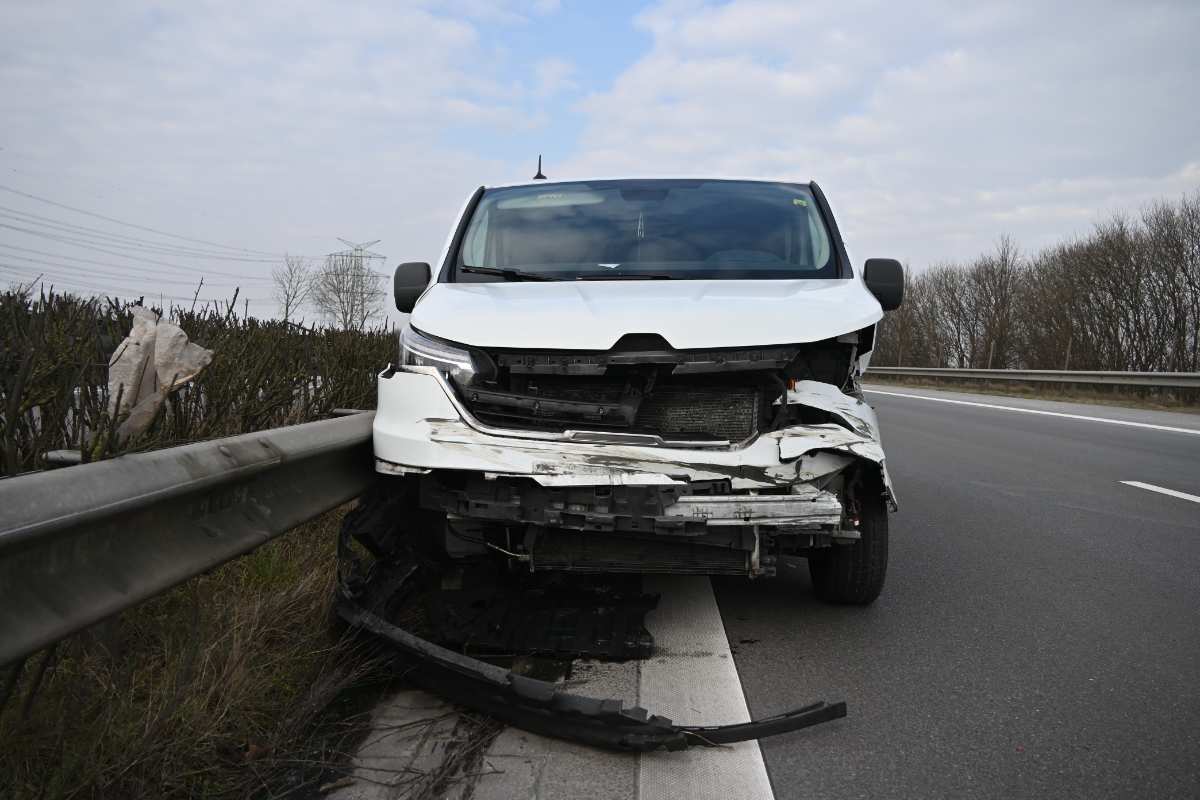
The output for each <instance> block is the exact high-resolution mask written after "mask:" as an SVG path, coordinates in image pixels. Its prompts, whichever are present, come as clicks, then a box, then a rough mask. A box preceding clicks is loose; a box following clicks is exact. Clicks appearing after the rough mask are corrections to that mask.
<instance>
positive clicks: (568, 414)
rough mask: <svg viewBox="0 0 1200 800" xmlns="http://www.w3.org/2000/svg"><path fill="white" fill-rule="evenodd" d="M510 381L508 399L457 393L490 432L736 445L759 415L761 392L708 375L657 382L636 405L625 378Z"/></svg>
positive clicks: (546, 377) (556, 377)
mask: <svg viewBox="0 0 1200 800" xmlns="http://www.w3.org/2000/svg"><path fill="white" fill-rule="evenodd" d="M517 384H518V385H517V386H516V387H514V389H513V391H512V393H511V394H509V393H497V392H488V391H483V390H472V389H469V388H468V389H466V390H464V391H462V392H461V395H462V398H463V401H464V403H465V404H466V405H467V407H468V408H469V409H470V410H471V413H472V414H474V415H475V416H476V417H477V418H478V419H479V420H480V421H481V422H484V423H486V424H489V425H495V426H497V427H509V428H514V427H515V428H523V429H533V430H551V431H563V430H567V429H573V430H598V431H622V432H629V433H646V434H655V435H658V436H661V437H662V438H664V439H668V440H681V439H691V440H714V441H720V440H724V441H729V442H740V441H743V440H745V439H747V438H749V437H751V436H753V435H754V434H755V433H757V432H758V431H759V424H760V420H761V419H762V417H763V390H762V388H761V387H759V386H757V385H753V384H751V385H746V384H745V383H735V382H729V381H719V380H715V379H711V378H710V379H709V380H707V381H701V380H695V379H693V380H689V381H686V382H671V381H669V380H666V381H660V382H658V383H657V384H654V385H652V386H651V388H650V391H649V392H648V393H647V394H645V396H643V397H641V398H640V402H639V401H638V400H637V399H635V397H634V396H632V395H631V394H630V386H631V385H634V386H636V385H637V384H638V382H637V381H634V382H632V383H631V380H630V379H629V378H628V377H626V378H622V379H619V380H614V379H613V378H611V377H594V378H593V377H584V376H563V375H553V376H550V375H542V376H537V377H536V378H530V379H528V380H521V381H518V382H517ZM500 395H503V396H500ZM513 396H519V397H520V398H521V399H520V401H514V400H513V399H512V397H513ZM535 403H536V405H535ZM556 403H557V404H556ZM563 403H566V404H569V405H565V406H564V405H563ZM635 409H636V411H635Z"/></svg>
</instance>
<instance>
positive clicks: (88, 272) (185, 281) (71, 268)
mask: <svg viewBox="0 0 1200 800" xmlns="http://www.w3.org/2000/svg"><path fill="white" fill-rule="evenodd" d="M6 258H15V259H17V260H18V261H28V262H30V263H31V264H41V265H42V266H46V267H53V268H54V269H58V270H67V271H68V272H71V273H82V274H83V275H84V277H96V278H113V279H115V280H119V281H125V280H135V281H141V280H147V281H154V282H155V283H177V284H182V285H184V286H195V285H196V284H197V283H199V282H200V279H201V278H204V277H207V276H206V275H204V274H203V273H200V274H198V275H197V276H196V277H195V278H163V277H160V276H158V275H129V274H126V275H120V274H114V273H112V272H100V271H97V270H94V269H91V268H90V267H79V266H75V265H73V264H63V263H62V262H59V261H47V260H45V259H43V258H30V257H29V256H19V255H9V256H6Z"/></svg>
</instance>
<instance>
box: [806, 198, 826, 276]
mask: <svg viewBox="0 0 1200 800" xmlns="http://www.w3.org/2000/svg"><path fill="white" fill-rule="evenodd" d="M805 216H807V217H808V241H809V242H811V243H812V249H813V253H812V257H813V260H812V263H813V265H814V266H816V267H817V268H818V269H820V268H821V267H823V266H825V264H826V263H827V262H828V261H829V237H828V236H826V235H825V228H824V227H822V225H821V222H820V220H818V219H817V215H816V214H815V213H812V212H811V211H810V212H809V213H808V214H806V215H805Z"/></svg>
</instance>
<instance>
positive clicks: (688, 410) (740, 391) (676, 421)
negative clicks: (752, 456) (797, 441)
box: [637, 386, 762, 442]
mask: <svg viewBox="0 0 1200 800" xmlns="http://www.w3.org/2000/svg"><path fill="white" fill-rule="evenodd" d="M761 405H762V390H760V389H758V388H757V387H747V386H690V387H689V386H664V387H662V388H659V389H656V390H655V391H653V392H651V394H650V396H649V397H646V398H645V399H643V400H642V405H641V407H640V408H639V409H638V413H637V425H638V427H641V428H645V429H646V430H649V431H654V432H655V433H659V434H660V435H674V436H678V435H691V436H701V437H703V436H711V437H713V438H715V439H728V440H729V441H731V442H740V441H742V440H743V439H747V438H749V437H750V436H753V435H754V434H755V433H756V432H757V431H758V418H759V411H760V407H761Z"/></svg>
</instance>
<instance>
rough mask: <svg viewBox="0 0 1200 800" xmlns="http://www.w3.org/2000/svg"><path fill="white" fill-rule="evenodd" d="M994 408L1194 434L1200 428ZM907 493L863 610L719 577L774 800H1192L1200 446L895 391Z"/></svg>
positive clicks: (794, 573) (894, 459) (1124, 414)
mask: <svg viewBox="0 0 1200 800" xmlns="http://www.w3.org/2000/svg"><path fill="white" fill-rule="evenodd" d="M878 388H879V389H883V390H886V391H893V392H903V393H909V394H919V395H925V396H928V397H943V398H954V399H960V400H963V399H965V400H969V401H972V400H973V401H978V402H980V403H985V404H995V405H1020V406H1024V407H1029V408H1034V409H1041V410H1051V411H1058V412H1065V413H1074V414H1081V415H1085V416H1100V417H1108V418H1117V419H1127V420H1137V421H1142V422H1146V423H1151V424H1160V425H1166V426H1180V427H1190V428H1196V429H1200V416H1194V415H1183V414H1161V413H1153V412H1137V411H1125V410H1121V409H1112V408H1104V407H1097V406H1087V405H1069V404H1063V403H1046V402H1037V401H1009V400H1007V399H1005V398H998V397H994V396H970V395H963V394H959V393H943V392H934V391H927V390H910V389H906V388H892V387H884V386H880V387H878ZM870 400H871V402H872V404H873V405H875V406H876V408H877V410H878V413H879V417H880V422H881V425H882V426H883V438H884V444H885V447H886V448H887V453H888V465H889V468H890V470H891V474H892V478H893V481H894V483H895V485H896V488H897V493H898V496H899V500H900V506H901V507H900V511H899V513H897V514H894V515H892V517H891V557H890V564H889V574H888V580H887V586H886V588H885V589H884V592H883V595H882V596H881V597H880V599H879V600H878V601H877V602H876V603H875V604H874V605H873V606H871V607H870V608H865V609H860V608H836V607H830V606H825V605H822V604H820V603H818V602H817V601H816V600H815V599H814V598H813V597H812V592H811V587H810V584H809V579H808V575H807V569H806V565H805V562H803V561H800V562H798V563H797V565H795V566H793V567H790V568H788V567H784V568H783V571H785V572H786V573H787V576H786V578H785V579H783V580H777V581H770V582H761V583H748V582H746V581H744V580H724V579H714V581H713V584H714V588H715V590H716V595H717V600H718V603H719V606H720V609H721V615H722V617H723V619H724V622H725V628H726V631H727V633H728V636H729V641H730V643H731V645H732V646H733V647H734V648H735V650H736V664H737V669H738V672H739V674H740V677H741V682H742V687H743V689H744V691H745V694H746V699H747V702H748V704H749V707H750V711H751V713H752V714H753V715H754V716H756V717H758V716H762V715H767V714H770V713H774V712H778V711H780V710H783V709H785V708H790V707H793V706H796V705H800V704H803V703H805V702H808V701H809V700H810V699H812V698H844V699H845V700H846V701H847V702H848V704H849V708H850V715H849V717H848V718H847V719H845V720H842V721H840V722H836V723H833V724H828V725H823V726H820V727H818V728H815V729H812V730H809V731H801V732H798V733H795V734H788V735H785V736H778V737H773V738H769V739H765V740H763V741H762V743H761V746H762V752H763V756H764V758H765V761H766V765H767V770H768V773H769V775H770V778H771V783H772V786H773V788H774V793H775V796H776V797H777V798H810V797H821V798H844V797H845V798H848V797H863V798H868V797H869V798H884V797H904V798H913V797H956V798H962V797H1037V798H1043V797H1056V798H1058V797H1063V798H1065V797H1080V798H1101V797H1153V798H1160V797H1197V796H1200V504H1198V503H1195V502H1189V501H1188V500H1186V499H1183V498H1177V497H1170V496H1164V495H1162V494H1156V493H1153V492H1150V491H1147V490H1145V489H1141V488H1135V487H1132V486H1127V485H1124V484H1122V483H1120V481H1142V482H1145V483H1148V484H1154V485H1157V486H1162V487H1166V488H1169V489H1174V490H1177V491H1181V492H1186V493H1190V494H1193V495H1200V436H1196V435H1188V434H1184V433H1178V432H1171V431H1161V430H1153V429H1147V428H1134V427H1123V426H1118V425H1111V424H1105V423H1100V422H1092V421H1087V420H1078V419H1068V418H1063V417H1053V416H1044V415H1034V414H1027V413H1013V412H1005V411H1000V410H996V409H989V408H982V407H974V406H966V405H957V404H947V403H941V402H934V401H931V400H927V399H913V398H907V397H896V396H888V395H882V394H873V395H870Z"/></svg>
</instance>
